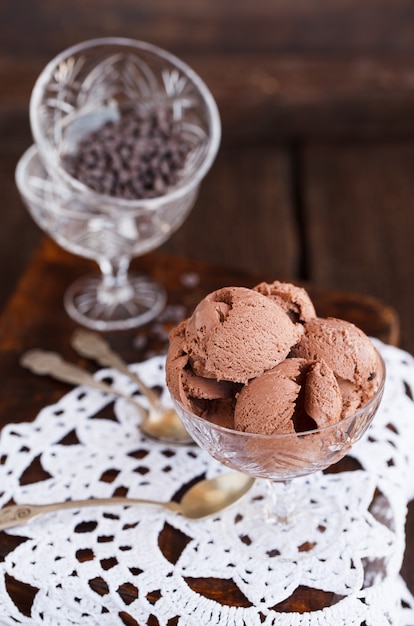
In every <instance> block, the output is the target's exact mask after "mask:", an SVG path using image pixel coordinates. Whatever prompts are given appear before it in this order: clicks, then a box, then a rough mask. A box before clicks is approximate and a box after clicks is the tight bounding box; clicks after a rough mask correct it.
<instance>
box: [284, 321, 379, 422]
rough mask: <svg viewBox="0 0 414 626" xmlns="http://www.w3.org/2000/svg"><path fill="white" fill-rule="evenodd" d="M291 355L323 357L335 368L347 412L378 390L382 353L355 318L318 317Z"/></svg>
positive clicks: (306, 329) (309, 324)
mask: <svg viewBox="0 0 414 626" xmlns="http://www.w3.org/2000/svg"><path fill="white" fill-rule="evenodd" d="M304 329H305V332H304V334H303V336H302V337H301V339H300V341H299V342H298V344H297V345H296V346H294V347H293V349H292V352H291V355H292V356H295V357H300V358H304V359H308V360H309V359H311V360H323V361H324V362H325V363H326V364H327V365H328V366H329V367H330V368H331V369H332V370H333V372H334V374H335V376H336V378H337V380H338V383H339V385H340V387H341V390H342V393H343V399H344V410H343V416H345V415H349V414H351V413H353V412H354V411H355V410H356V409H357V408H358V407H359V406H361V405H362V404H365V403H366V402H367V401H368V400H369V399H370V398H371V397H372V395H373V394H374V391H375V389H376V386H377V381H376V375H377V370H378V357H377V353H376V350H375V348H374V346H373V344H372V342H371V341H370V339H369V338H368V337H367V335H366V334H365V333H364V332H363V331H362V330H361V329H360V328H358V327H357V326H355V325H354V324H352V323H351V322H347V321H345V320H340V319H337V318H333V317H329V318H326V319H325V318H315V319H313V320H310V321H309V322H307V323H306V324H305V326H304Z"/></svg>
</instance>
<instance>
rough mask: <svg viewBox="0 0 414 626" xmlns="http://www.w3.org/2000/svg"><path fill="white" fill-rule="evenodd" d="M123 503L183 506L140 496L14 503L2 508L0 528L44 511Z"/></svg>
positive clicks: (17, 523)
mask: <svg viewBox="0 0 414 626" xmlns="http://www.w3.org/2000/svg"><path fill="white" fill-rule="evenodd" d="M118 504H123V505H124V506H125V505H126V506H131V505H137V504H140V505H142V504H144V505H151V506H158V507H162V508H164V509H168V510H170V511H175V512H176V513H179V512H180V511H181V507H180V505H179V504H178V503H177V502H157V501H156V500H143V499H138V498H122V497H113V498H90V499H86V500H67V501H65V502H54V503H52V504H40V505H39V504H12V505H10V506H6V507H4V508H3V509H0V530H5V529H6V528H13V527H14V526H20V525H21V524H24V523H26V522H28V521H29V520H31V519H33V518H34V517H37V516H38V515H43V514H44V513H51V512H52V511H60V510H62V509H80V508H86V507H96V506H112V505H118Z"/></svg>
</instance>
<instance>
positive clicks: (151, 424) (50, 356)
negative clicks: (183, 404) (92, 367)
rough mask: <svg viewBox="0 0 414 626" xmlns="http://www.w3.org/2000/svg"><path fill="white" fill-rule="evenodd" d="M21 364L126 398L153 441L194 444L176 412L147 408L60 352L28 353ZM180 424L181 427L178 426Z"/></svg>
mask: <svg viewBox="0 0 414 626" xmlns="http://www.w3.org/2000/svg"><path fill="white" fill-rule="evenodd" d="M20 365H22V366H23V367H26V368H27V369H29V370H30V371H31V372H33V373H34V374H38V375H40V376H51V377H52V378H55V379H57V380H60V381H62V382H65V383H69V384H71V385H88V387H93V388H94V389H100V390H101V391H103V392H104V393H107V394H110V395H113V396H117V397H119V398H124V399H125V400H127V401H128V402H130V403H131V404H132V405H133V406H134V407H135V408H136V409H138V411H139V412H140V415H141V422H140V424H139V428H140V430H141V431H142V432H143V433H144V434H145V435H147V436H148V437H151V438H152V439H156V440H158V441H162V442H163V443H168V444H177V445H187V444H189V443H194V440H193V439H192V438H191V437H190V436H189V435H188V433H187V431H186V430H185V428H184V426H183V425H182V424H181V420H180V418H179V417H178V415H177V413H176V411H175V410H174V409H169V408H167V407H162V410H160V409H158V407H157V406H156V405H153V404H151V403H150V408H149V409H146V408H145V407H144V406H142V404H140V403H139V402H137V401H136V400H135V398H134V397H133V396H129V395H128V394H125V393H122V392H121V391H119V390H117V389H115V388H114V387H111V386H110V385H108V384H107V383H104V382H103V381H100V380H98V379H96V378H94V377H93V376H92V374H90V373H89V372H87V371H86V370H84V369H82V368H81V367H78V366H77V365H75V364H74V363H69V362H68V361H65V360H64V359H63V358H62V357H61V356H60V355H59V354H58V353H57V352H53V351H47V350H37V349H33V350H28V351H27V352H25V353H24V354H23V355H22V357H21V358H20ZM177 421H178V422H179V424H177ZM180 425H181V428H180Z"/></svg>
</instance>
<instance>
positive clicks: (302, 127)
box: [0, 0, 414, 591]
mask: <svg viewBox="0 0 414 626" xmlns="http://www.w3.org/2000/svg"><path fill="white" fill-rule="evenodd" d="M55 5H56V6H55ZM55 5H53V6H52V3H51V2H50V0H36V2H33V0H19V2H18V3H17V2H15V1H14V0H3V1H2V3H1V8H0V80H1V84H2V89H1V90H0V197H1V202H2V223H1V228H0V307H3V306H5V309H4V313H3V316H2V318H1V320H0V349H1V361H0V371H1V372H2V374H3V381H6V382H5V384H3V385H2V388H1V389H0V397H1V404H0V406H1V408H0V421H1V422H5V421H7V420H16V421H24V420H27V419H30V418H32V417H34V416H35V415H36V413H37V411H38V410H39V409H40V408H41V407H42V406H44V405H45V404H46V403H52V402H54V401H55V400H56V399H57V398H58V397H60V396H61V395H62V394H63V393H64V392H65V390H66V389H67V387H65V386H64V385H59V384H58V383H55V382H52V381H50V380H44V379H37V378H35V377H33V376H31V375H29V374H28V373H27V372H23V371H22V370H21V368H20V367H19V366H18V357H19V355H20V354H21V353H22V352H23V351H24V350H26V349H28V348H30V347H33V346H42V347H43V348H50V349H57V350H59V351H61V352H62V353H63V354H64V355H65V356H67V357H70V358H76V357H75V355H74V354H73V353H72V352H71V349H70V348H69V341H68V338H69V336H70V333H71V332H72V330H73V328H74V325H73V324H72V323H71V322H70V320H69V319H68V318H67V316H66V314H65V313H64V311H63V307H62V296H63V291H64V288H65V286H66V285H67V284H68V283H69V282H70V281H71V280H72V279H73V278H75V277H76V276H78V275H80V274H82V273H83V271H84V269H85V266H86V265H87V264H85V263H84V262H81V261H79V260H76V259H73V258H72V257H69V256H68V255H65V254H63V253H61V252H58V250H57V249H56V248H55V247H54V246H53V245H51V244H47V245H46V246H45V247H42V248H41V249H40V251H39V252H36V255H35V256H34V257H33V258H32V254H33V253H34V251H35V250H36V249H37V246H38V245H39V243H40V242H41V240H42V233H41V232H40V231H39V229H38V228H37V227H36V226H35V225H34V223H33V222H32V220H31V218H30V217H29V215H28V213H27V211H26V209H25V208H24V206H23V204H22V202H21V200H20V198H19V196H18V193H17V190H16V186H15V182H14V170H15V166H16V163H17V161H18V159H19V158H20V156H21V154H22V153H23V151H24V150H25V149H26V148H27V147H28V146H29V145H30V143H31V141H32V138H31V133H30V126H29V99H30V93H31V90H32V87H33V84H34V81H35V80H36V78H37V76H38V75H39V73H40V71H41V70H42V69H43V67H44V65H45V64H46V63H47V62H48V61H49V60H50V59H51V58H52V57H53V56H54V55H56V54H57V53H59V52H60V51H61V50H63V49H64V48H66V47H68V46H69V45H72V44H74V43H77V42H79V41H82V40H85V39H89V38H92V37H101V36H111V35H119V36H126V37H134V38H140V39H142V40H147V41H150V42H152V43H155V44H157V45H160V46H162V47H164V48H166V49H168V50H171V51H172V52H174V53H176V54H177V55H179V56H180V57H181V58H182V59H183V60H184V61H186V62H187V63H189V64H190V65H192V66H193V67H194V69H195V70H196V71H198V72H199V74H200V75H201V76H202V78H203V79H204V80H205V82H206V83H207V84H208V86H209V87H210V89H211V91H212V93H213V95H214V96H215V98H216V100H217V103H218V106H219V109H220V113H221V117H222V124H223V141H222V146H221V149H220V152H219V154H218V157H217V160H216V162H215V163H214V165H213V168H212V170H211V172H210V173H209V174H208V176H207V177H206V179H205V181H204V182H203V185H202V188H201V193H200V196H199V199H198V201H197V204H196V206H195V207H194V210H193V211H192V213H191V214H190V216H189V218H188V219H187V220H186V222H185V223H184V224H183V226H182V227H181V228H180V229H179V231H178V232H177V233H175V234H174V235H173V236H172V237H171V239H170V240H169V241H168V242H167V243H166V244H165V245H164V246H163V248H162V252H163V253H166V254H170V255H173V259H172V260H170V257H163V256H159V255H155V256H154V255H149V256H148V257H146V258H144V259H142V261H139V262H137V263H136V265H138V266H142V267H143V269H148V268H150V269H151V271H152V273H153V274H154V275H156V277H158V278H159V279H161V280H162V281H163V282H164V283H165V284H166V285H167V287H168V289H169V297H170V301H171V302H175V303H177V304H178V303H181V302H182V303H184V304H185V305H186V306H187V307H188V308H191V307H192V306H193V304H194V303H195V302H196V301H197V300H198V298H199V296H200V295H202V294H203V293H204V292H205V291H209V290H210V289H211V288H214V287H216V286H221V285H222V284H226V283H229V282H237V281H239V282H240V283H242V284H244V283H245V281H249V280H250V279H249V278H248V277H247V276H246V272H247V273H248V274H250V273H253V274H255V275H256V276H257V278H258V279H259V280H262V279H265V278H269V279H271V280H273V279H275V278H277V279H281V280H283V279H288V280H295V281H305V282H308V281H310V283H311V284H312V289H311V291H312V295H314V297H315V298H316V301H317V304H318V308H319V311H320V313H321V314H325V313H331V314H339V315H342V314H343V316H344V317H348V318H350V319H353V320H356V321H357V322H358V323H360V324H361V325H362V326H363V327H364V329H365V330H367V331H368V332H371V333H372V334H375V335H377V336H379V337H381V338H383V339H385V340H386V341H390V342H392V343H396V342H399V344H400V345H401V347H403V348H405V349H407V350H409V351H410V352H414V321H413V315H412V311H413V310H414V289H413V288H412V285H414V246H413V232H414V211H413V198H414V176H413V171H414V114H413V111H414V82H413V80H412V77H413V71H414V20H413V19H412V4H411V2H410V0H400V1H399V2H395V0H365V1H364V2H363V3H361V2H358V1H357V0H343V1H341V2H338V3H335V2H334V3H333V2H332V1H331V0H320V1H319V2H318V3H309V2H292V1H291V0H280V1H278V2H275V1H274V0H258V1H256V2H253V3H252V2H251V0H226V2H220V1H219V0H218V1H216V2H214V1H212V0H199V1H197V2H192V1H191V0H175V2H173V3H171V2H167V1H166V0H140V2H136V1H135V0H104V2H102V0H89V1H88V2H85V1H84V0H70V1H69V0H61V1H60V2H59V3H55ZM181 257H185V259H190V258H192V259H194V264H193V263H192V264H189V262H188V261H187V260H184V261H183V260H180V259H181ZM212 263H214V264H215V263H218V264H220V265H225V266H226V268H227V269H226V270H225V271H223V270H221V269H216V266H214V268H212V267H211V265H210V264H212ZM27 264H29V265H28V268H27V270H26V266H27ZM205 264H208V265H205ZM194 268H196V271H197V273H198V274H199V275H200V276H201V281H200V283H199V285H198V286H197V287H196V288H194V289H193V290H191V291H190V290H186V289H184V288H183V286H182V285H181V283H180V278H179V277H180V275H181V273H182V272H187V271H188V270H189V269H190V271H193V270H194ZM251 280H252V282H255V279H251ZM19 281H20V282H19ZM331 290H335V291H336V290H339V291H338V293H335V294H333V293H332V292H331ZM340 290H346V291H351V292H355V293H356V294H365V297H361V296H355V297H351V296H348V295H346V296H344V295H343V293H342V292H341V291H340ZM367 294H369V295H370V296H375V297H376V298H379V299H380V301H381V302H385V303H387V305H391V307H392V308H391V307H387V306H385V307H384V306H383V305H381V304H378V301H377V300H375V299H371V298H370V297H368V295H367ZM395 312H396V313H397V314H398V318H399V322H400V323H398V322H397V320H396V316H395ZM135 337H136V334H134V333H133V332H131V333H116V334H113V335H111V341H113V343H114V347H116V348H118V349H119V350H120V351H121V353H122V354H123V355H124V356H125V358H126V359H128V360H131V361H133V360H138V359H140V358H142V357H143V356H144V351H140V350H138V349H136V347H134V346H135V345H136V344H134V342H133V339H134V338H135ZM151 342H152V343H154V342H155V343H156V342H157V340H156V337H155V336H151ZM151 342H150V343H151ZM147 347H148V346H147ZM158 347H159V348H160V349H161V348H162V347H163V346H158ZM80 362H81V363H82V364H83V365H85V366H90V364H89V363H85V362H82V361H80ZM407 535H408V541H409V544H408V550H407V556H406V561H405V563H404V572H403V573H404V575H405V577H406V579H407V581H408V583H409V585H410V587H411V590H412V591H414V556H411V555H412V554H414V551H413V547H414V545H413V542H414V513H413V511H410V515H409V517H408V522H407ZM4 541H5V540H4V537H2V539H1V540H0V545H1V550H2V551H3V553H4V551H5V550H7V542H6V544H4Z"/></svg>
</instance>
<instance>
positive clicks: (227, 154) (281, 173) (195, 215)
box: [163, 146, 300, 277]
mask: <svg viewBox="0 0 414 626" xmlns="http://www.w3.org/2000/svg"><path fill="white" fill-rule="evenodd" d="M291 181H292V172H291V161H290V155H289V152H288V151H286V150H283V149H282V148H281V147H280V146H273V147H272V146H263V147H259V146H252V147H250V148H247V147H245V146H243V147H240V146H239V147H235V148H229V149H226V148H223V149H222V151H221V152H220V154H219V155H218V157H217V160H216V162H215V163H214V165H213V168H212V170H211V172H210V173H209V174H208V175H207V178H206V180H205V181H204V182H203V183H202V185H201V190H200V194H199V197H198V200H197V202H196V204H195V206H194V208H193V210H192V212H191V213H190V215H189V217H188V218H187V220H186V222H185V223H184V224H183V225H182V226H181V227H180V229H179V230H178V231H177V233H176V234H175V235H173V237H172V238H171V240H170V241H169V242H167V244H166V245H165V246H164V248H163V249H164V250H166V251H169V252H174V253H176V254H179V255H183V254H184V255H185V256H188V257H192V258H196V259H200V260H204V261H207V262H209V263H219V264H223V265H226V266H229V267H233V268H238V269H239V270H242V271H246V272H251V273H256V274H260V273H263V274H264V273H265V274H267V275H269V274H273V275H274V276H275V277H276V276H279V277H286V276H295V275H297V271H298V265H299V254H300V249H299V247H300V234H299V231H298V224H297V221H296V216H295V206H294V198H293V197H292V188H291V185H292V182H291Z"/></svg>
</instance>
